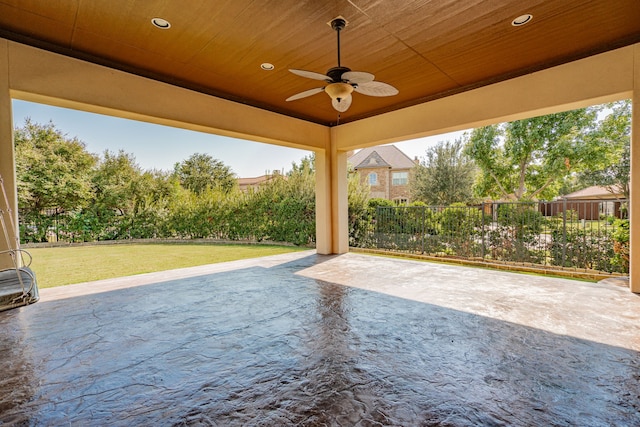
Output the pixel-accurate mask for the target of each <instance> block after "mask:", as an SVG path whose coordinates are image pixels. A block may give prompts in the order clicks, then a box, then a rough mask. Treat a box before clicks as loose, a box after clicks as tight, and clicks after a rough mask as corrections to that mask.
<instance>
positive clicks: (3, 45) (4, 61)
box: [0, 39, 18, 269]
mask: <svg viewBox="0 0 640 427" xmlns="http://www.w3.org/2000/svg"><path fill="white" fill-rule="evenodd" d="M0 176H2V179H3V181H4V188H5V190H6V191H7V195H6V200H8V202H9V206H7V205H6V203H5V197H4V195H3V194H1V193H0V209H2V211H3V214H4V222H5V224H6V227H7V231H8V233H9V236H5V235H4V231H3V230H2V229H0V251H4V250H7V249H9V245H8V244H7V242H10V243H11V245H12V246H13V245H14V244H15V243H14V242H16V236H17V227H18V208H17V207H18V192H17V189H16V173H15V167H14V156H13V116H12V112H11V95H10V93H9V54H8V43H7V41H6V40H2V39H0ZM12 222H13V224H14V225H15V228H12V227H11V223H12ZM7 237H8V238H7ZM9 267H13V262H12V261H11V258H10V257H8V256H6V255H2V256H0V269H4V268H9Z"/></svg>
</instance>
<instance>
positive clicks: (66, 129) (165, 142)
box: [13, 100, 464, 178]
mask: <svg viewBox="0 0 640 427" xmlns="http://www.w3.org/2000/svg"><path fill="white" fill-rule="evenodd" d="M27 118H31V121H32V122H35V123H40V124H47V123H49V122H50V121H51V122H53V124H54V125H55V126H56V128H57V129H58V130H60V131H61V132H62V133H64V134H65V135H66V136H67V137H69V138H78V139H79V140H81V141H82V142H84V143H85V145H86V148H87V151H89V152H90V153H94V154H102V153H103V152H104V151H105V150H109V151H111V152H116V153H117V152H118V151H119V150H124V151H125V152H126V153H129V154H132V155H133V156H134V157H135V159H136V162H137V163H138V165H139V166H140V167H141V168H142V169H143V170H151V169H161V170H173V167H174V165H175V164H176V163H178V162H181V161H182V160H185V159H187V158H188V157H189V156H191V155H192V154H194V153H204V154H209V155H210V156H211V157H213V158H214V159H217V160H221V161H222V162H223V163H224V164H225V165H227V166H229V167H230V168H231V170H232V171H233V172H234V173H235V174H236V175H237V176H238V177H241V178H250V177H256V176H260V175H264V174H265V173H267V172H271V171H275V170H278V171H282V172H285V173H286V172H288V171H289V170H291V164H292V163H294V162H295V163H299V162H300V160H301V159H302V158H303V157H305V156H308V155H309V154H311V152H310V151H305V150H297V149H294V148H287V147H279V146H276V145H270V144H262V143H258V142H253V141H246V140H242V139H235V138H229V137H224V136H218V135H211V134H206V133H200V132H194V131H189V130H184V129H178V128H172V127H167V126H161V125H156V124H151V123H145V122H139V121H135V120H128V119H121V118H117V117H111V116H104V115H100V114H94V113H87V112H84V111H78V110H71V109H67V108H59V107H53V106H49V105H44V104H36V103H32V102H26V101H20V100H13V123H14V126H15V127H21V126H23V125H24V123H25V120H26V119H27ZM463 133H464V132H462V131H461V132H454V133H450V134H443V135H437V136H433V137H428V138H421V139H416V140H411V141H404V142H399V143H396V144H394V145H396V146H397V147H398V148H400V149H401V150H402V151H403V152H404V153H405V154H407V155H408V156H409V157H411V158H412V159H413V158H415V157H416V156H417V157H419V158H422V157H424V155H425V152H426V151H427V149H428V148H429V147H432V146H434V145H436V144H437V143H438V142H440V141H453V140H455V139H456V138H458V137H460V136H461V135H462V134H463Z"/></svg>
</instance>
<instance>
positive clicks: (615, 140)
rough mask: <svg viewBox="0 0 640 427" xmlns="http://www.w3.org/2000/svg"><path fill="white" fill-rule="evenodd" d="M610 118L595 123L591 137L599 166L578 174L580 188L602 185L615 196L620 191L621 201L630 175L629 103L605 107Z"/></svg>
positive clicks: (616, 103)
mask: <svg viewBox="0 0 640 427" xmlns="http://www.w3.org/2000/svg"><path fill="white" fill-rule="evenodd" d="M606 108H607V109H608V110H610V114H608V115H606V116H605V117H604V118H603V119H602V120H601V121H600V123H599V126H598V129H597V131H596V132H594V134H593V145H595V146H597V147H599V149H600V151H601V153H600V156H599V159H600V163H598V164H594V165H593V167H592V168H590V169H588V170H585V171H583V172H582V173H580V174H578V176H577V182H578V184H579V185H580V186H581V187H585V186H589V185H602V186H605V187H607V188H609V191H610V192H612V193H615V192H617V191H620V190H621V192H622V193H623V195H624V198H625V199H628V198H629V194H630V188H629V181H630V180H629V178H630V173H631V157H630V156H631V144H630V142H631V102H630V101H629V100H625V101H620V102H615V103H612V104H608V105H606Z"/></svg>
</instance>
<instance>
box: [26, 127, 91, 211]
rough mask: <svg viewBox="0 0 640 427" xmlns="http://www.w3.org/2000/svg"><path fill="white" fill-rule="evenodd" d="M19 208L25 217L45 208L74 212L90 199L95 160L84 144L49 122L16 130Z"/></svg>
mask: <svg viewBox="0 0 640 427" xmlns="http://www.w3.org/2000/svg"><path fill="white" fill-rule="evenodd" d="M15 146H16V172H17V185H18V201H19V203H18V205H19V207H20V209H22V211H23V212H24V214H29V213H36V214H37V213H38V212H40V211H41V210H43V209H45V208H60V209H63V210H73V209H76V208H80V207H83V206H86V205H87V203H88V202H89V200H91V198H92V196H93V192H92V186H91V172H92V168H93V167H94V165H95V164H96V157H95V156H94V155H93V154H91V153H89V152H87V150H86V145H85V144H84V142H82V141H80V140H79V139H77V138H69V137H67V136H66V135H65V134H64V133H63V132H62V131H61V130H59V129H57V128H56V127H55V125H54V124H53V123H52V122H49V123H48V124H46V125H43V124H39V123H35V122H32V121H31V120H30V119H27V120H26V121H25V124H24V126H22V127H19V128H17V129H16V130H15Z"/></svg>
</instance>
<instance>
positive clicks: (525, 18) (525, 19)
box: [511, 13, 533, 27]
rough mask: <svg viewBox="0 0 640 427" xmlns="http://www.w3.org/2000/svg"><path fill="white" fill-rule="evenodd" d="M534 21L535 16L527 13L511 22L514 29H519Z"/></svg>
mask: <svg viewBox="0 0 640 427" xmlns="http://www.w3.org/2000/svg"><path fill="white" fill-rule="evenodd" d="M532 19H533V15H531V14H530V13H526V14H524V15H520V16H518V17H517V18H516V19H514V20H513V21H511V25H513V26H514V27H519V26H521V25H524V24H526V23H528V22H531V20H532Z"/></svg>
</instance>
